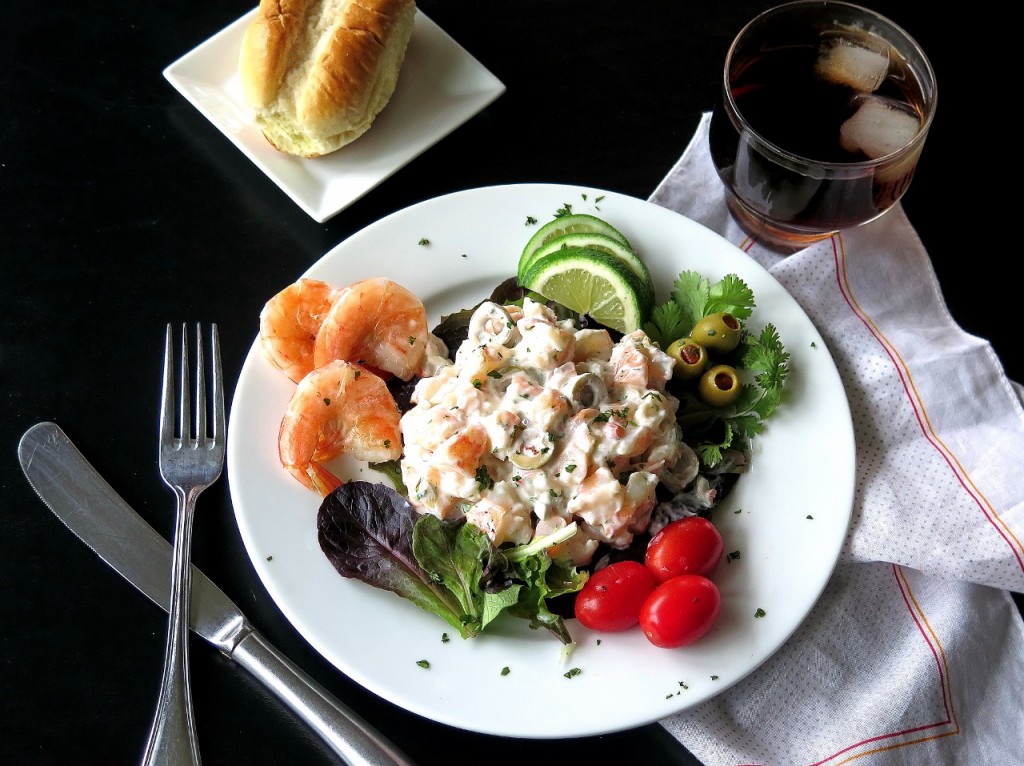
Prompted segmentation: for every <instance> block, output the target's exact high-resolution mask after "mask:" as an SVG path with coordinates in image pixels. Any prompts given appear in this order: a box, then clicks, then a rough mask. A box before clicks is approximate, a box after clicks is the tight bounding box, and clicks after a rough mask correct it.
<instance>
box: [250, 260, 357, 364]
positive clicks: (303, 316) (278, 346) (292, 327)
mask: <svg viewBox="0 0 1024 766" xmlns="http://www.w3.org/2000/svg"><path fill="white" fill-rule="evenodd" d="M337 292H338V291H337V289H336V288H335V287H333V286H332V285H329V284H327V283H326V282H321V281H320V280H318V279H307V278H302V279H300V280H298V281H297V282H295V283H293V284H291V285H289V286H288V287H286V288H285V289H284V290H282V291H281V292H279V293H278V294H277V295H275V296H274V297H273V298H271V299H270V300H269V301H267V302H266V304H265V305H264V306H263V310H262V311H260V346H261V347H262V348H263V353H264V355H265V356H266V358H267V360H268V361H269V362H270V363H271V364H272V365H274V367H276V368H278V369H279V370H282V371H283V372H284V374H285V375H287V376H288V377H289V378H290V379H291V380H292V381H293V382H295V383H298V382H299V381H300V380H302V378H303V377H304V376H305V375H306V373H308V372H310V371H311V370H312V369H313V344H314V343H315V341H316V335H317V333H318V332H319V331H320V325H321V324H323V321H324V317H326V316H327V312H328V311H330V308H331V303H332V302H333V299H334V298H335V297H336V295H337Z"/></svg>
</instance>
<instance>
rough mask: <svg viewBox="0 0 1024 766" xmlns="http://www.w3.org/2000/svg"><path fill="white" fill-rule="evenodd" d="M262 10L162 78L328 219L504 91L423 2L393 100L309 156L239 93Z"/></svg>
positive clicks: (292, 194)
mask: <svg viewBox="0 0 1024 766" xmlns="http://www.w3.org/2000/svg"><path fill="white" fill-rule="evenodd" d="M255 15H256V9H255V8H254V9H253V10H252V11H250V12H249V13H247V14H246V15H245V16H243V17H242V18H240V19H238V21H236V22H234V23H233V24H231V25H230V26H228V27H226V28H225V29H223V30H222V31H220V32H218V33H217V34H216V35H214V36H213V37H211V38H210V39H209V40H207V41H206V42H204V43H202V44H200V45H199V46H197V47H196V48H194V49H193V50H191V51H189V52H188V53H186V54H185V55H184V56H182V57H181V58H180V59H178V60H177V61H175V62H174V63H173V64H171V65H170V66H168V67H167V68H166V69H165V70H164V77H166V78H167V80H168V82H170V83H171V85H173V86H174V87H175V88H176V89H177V90H178V92H180V93H181V94H182V95H183V96H184V97H185V98H186V99H188V100H189V101H190V102H191V103H192V105H193V106H195V107H196V109H198V110H199V111H200V112H201V113H202V114H203V116H204V117H206V118H207V119H208V120H209V121H210V122H212V123H213V124H214V125H215V126H216V127H217V128H218V129H219V130H220V131H221V132H222V133H223V134H224V135H225V136H227V137H228V139H230V140H231V142H232V143H233V144H234V145H235V146H237V147H238V148H239V149H240V150H241V151H242V153H243V154H245V156H246V157H248V158H249V159H250V160H252V161H253V162H254V163H255V164H256V166H257V167H259V168H260V169H261V170H262V171H263V172H264V173H266V174H267V176H268V177H269V178H270V180H271V181H273V182H274V183H275V184H277V185H278V186H279V187H280V188H281V189H282V190H283V191H284V192H285V193H286V194H287V195H288V196H289V197H291V198H292V200H294V201H295V203H296V204H297V205H298V206H299V207H301V208H302V209H303V210H305V211H306V212H307V213H308V214H309V215H310V216H312V217H313V218H314V219H315V220H316V221H318V222H320V223H323V222H324V221H326V220H328V219H329V218H331V217H332V216H333V215H335V214H336V213H338V212H339V211H341V210H343V209H344V208H345V207H347V206H348V205H350V204H352V203H353V202H355V201H356V200H357V199H359V198H360V197H362V196H363V195H364V194H366V192H368V191H370V189H372V188H374V187H375V186H377V184H379V183H381V182H382V181H383V180H384V179H386V178H388V177H389V176H390V175H391V174H392V173H394V172H395V171H397V170H398V169H399V168H401V167H402V166H403V165H405V164H406V163H408V162H409V161H410V160H412V159H413V158H414V157H416V156H417V155H419V154H420V153H422V152H423V151H425V150H426V149H427V148H429V147H430V146H432V145H433V144H435V143H436V142H438V141H440V140H441V139H442V138H444V137H445V136H446V135H448V134H449V133H450V132H452V131H453V130H455V128H457V127H459V126H460V125H462V124H463V123H464V122H466V121H467V120H468V119H470V118H471V117H472V116H473V115H475V114H476V113H477V112H479V111H480V110H482V109H484V108H485V107H486V106H487V105H488V104H490V103H491V102H493V101H494V100H495V99H496V98H498V96H500V95H501V94H502V93H504V92H505V85H504V84H503V83H502V82H501V81H500V80H499V79H498V78H497V77H495V76H494V75H493V74H491V72H489V71H488V70H487V69H486V68H485V67H484V66H483V65H481V64H480V62H479V61H477V60H476V59H475V58H474V57H473V56H472V55H470V54H469V53H468V52H467V51H466V50H465V49H464V48H463V47H462V46H460V45H459V44H458V43H457V42H455V41H454V40H453V39H452V38H451V37H449V36H448V34H447V33H446V32H445V31H444V30H442V29H441V28H440V27H439V26H437V24H435V23H434V22H433V21H431V20H430V19H429V18H427V17H426V16H425V15H424V14H423V12H422V11H419V10H417V12H416V24H415V26H414V28H413V33H412V37H411V39H410V40H409V47H408V49H407V50H406V56H405V62H404V63H403V64H402V70H401V73H400V75H399V78H398V86H397V87H396V88H395V93H394V95H393V96H392V98H391V101H390V102H389V103H388V105H387V106H386V107H385V108H384V110H383V111H382V112H381V113H380V114H379V115H378V116H377V119H376V120H374V124H373V127H371V128H370V130H368V131H367V132H366V133H365V134H363V135H362V136H361V137H360V138H358V139H357V140H356V141H353V142H352V143H351V144H348V145H347V146H344V147H342V148H341V149H340V150H338V151H337V152H334V153H333V154H329V155H326V156H324V157H318V158H316V159H312V160H307V159H302V158H299V157H293V156H290V155H287V154H283V153H281V152H278V151H277V150H276V149H274V148H273V147H272V146H271V145H270V144H269V143H267V140H266V139H265V138H264V137H263V134H262V133H261V132H260V130H259V129H258V128H257V127H256V125H255V123H254V121H253V116H252V113H251V110H250V109H249V108H248V107H247V106H246V105H245V102H244V101H243V99H242V87H241V82H240V80H239V77H238V56H239V51H240V47H241V42H242V35H243V34H244V33H245V30H246V28H247V27H248V26H249V24H250V23H251V21H252V19H253V17H254V16H255Z"/></svg>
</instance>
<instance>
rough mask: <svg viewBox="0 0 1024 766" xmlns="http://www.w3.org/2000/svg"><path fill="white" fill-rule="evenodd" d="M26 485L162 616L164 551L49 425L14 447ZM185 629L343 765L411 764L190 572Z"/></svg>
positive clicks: (167, 553)
mask: <svg viewBox="0 0 1024 766" xmlns="http://www.w3.org/2000/svg"><path fill="white" fill-rule="evenodd" d="M18 460H19V462H20V463H21V470H22V471H23V472H24V474H25V476H26V478H27V479H28V482H29V484H31V485H32V488H33V489H34V490H35V492H36V494H37V495H39V498H40V499H41V500H42V501H43V503H45V504H46V506H47V507H49V509H50V510H51V511H53V513H54V514H56V516H57V518H59V519H60V520H61V521H62V522H64V524H65V525H66V526H67V527H68V529H70V530H71V531H72V532H74V534H75V535H76V536H77V537H78V538H79V539H80V540H82V542H84V543H85V544H86V545H87V546H89V547H90V548H91V549H92V550H93V551H94V552H95V553H96V554H97V555H98V556H99V557H100V558H101V559H103V561H105V562H106V563H107V564H108V565H109V566H110V567H112V568H113V569H114V570H115V571H116V572H118V574H120V575H121V576H122V577H124V578H125V579H126V580H128V582H130V583H131V584H132V585H134V586H135V587H136V588H137V589H138V590H139V591H141V592H142V593H143V594H144V595H145V596H147V597H148V598H149V599H150V600H151V601H153V603H155V604H156V605H157V606H159V607H160V608H161V609H163V610H164V611H165V612H166V611H167V610H168V606H169V603H170V571H171V546H170V543H168V542H167V540H165V539H164V538H163V537H162V536H161V535H160V534H159V533H158V532H157V531H156V530H155V529H153V527H151V526H150V525H149V524H147V523H146V521H145V520H144V519H143V518H142V517H141V516H139V515H138V514H137V513H136V512H135V511H134V510H133V509H132V507H131V506H129V505H128V503H126V502H125V501H124V499H123V498H121V496H120V495H118V494H117V492H115V491H114V489H113V487H111V486H110V484H108V483H107V482H106V480H104V479H103V477H102V476H100V474H99V473H98V472H97V471H96V469H95V468H93V466H92V465H91V464H90V463H89V461H88V460H86V459H85V457H84V456H83V455H82V453H81V452H79V451H78V448H77V447H75V445H74V444H72V442H71V440H70V439H69V438H68V437H67V435H66V434H65V433H64V431H63V430H62V429H61V428H60V427H59V426H58V425H57V424H55V423H50V422H43V423H37V424H36V425H34V426H32V427H31V428H29V429H28V430H27V431H26V432H25V433H24V434H23V435H22V437H21V440H20V441H19V442H18ZM190 623H191V627H192V629H193V630H194V631H195V632H196V633H198V634H199V635H200V636H202V637H203V638H205V639H206V640H207V641H208V642H210V643H211V644H213V645H214V646H215V647H217V648H218V649H220V651H221V652H223V653H224V654H225V655H226V656H228V657H229V658H231V659H232V660H234V661H235V662H237V663H238V664H239V665H241V666H242V667H243V668H245V669H246V670H247V671H249V672H250V673H252V674H253V675H254V676H255V677H256V678H257V679H258V680H259V681H260V682H261V683H263V684H264V685H265V686H266V687H267V688H268V689H269V690H270V691H271V692H273V693H274V694H275V695H276V696H277V697H278V698H279V699H280V700H281V701H282V702H284V704H285V705H286V706H287V707H288V708H290V709H291V710H292V711H293V712H294V713H296V714H297V715H298V716H299V718H301V719H302V720H303V721H305V722H306V723H307V724H309V726H310V727H311V728H312V729H313V730H314V731H315V732H316V733H317V734H319V735H320V736H321V737H322V738H323V740H324V741H325V742H326V743H327V745H328V746H329V747H330V748H331V749H332V750H333V751H334V752H335V753H337V754H338V755H339V756H340V757H341V758H342V759H343V760H344V761H345V763H347V764H349V766H413V763H412V761H410V760H409V759H408V758H407V757H406V756H405V755H404V754H403V753H401V752H400V751H399V750H398V749H397V748H396V747H395V746H394V745H393V744H392V743H391V742H389V741H388V740H387V739H386V738H385V737H384V736H383V735H382V734H381V733H380V732H378V731H377V730H376V729H375V728H374V727H372V726H371V725H370V724H369V723H367V722H366V721H365V720H364V719H363V718H361V717H360V716H359V715H357V714H356V713H355V712H354V711H352V710H351V709H349V708H347V707H346V706H345V705H344V704H342V703H341V702H340V701H338V700H337V699H335V698H334V697H333V696H332V695H331V694H330V692H328V691H327V690H326V689H324V688H323V687H321V686H320V685H319V684H318V683H317V682H316V681H314V680H313V679H312V678H310V677H309V676H308V675H307V674H306V673H305V672H304V671H303V670H301V669H300V668H299V667H298V666H297V665H295V664H294V663H292V662H291V660H289V659H288V658H287V657H286V656H285V655H284V654H282V653H281V652H280V651H279V650H278V649H276V648H275V647H274V646H272V645H271V644H270V642H269V641H267V639H265V638H264V637H263V636H262V635H260V633H259V632H258V631H257V630H256V629H255V628H253V626H252V625H251V624H250V623H249V620H248V618H246V616H245V615H244V614H242V612H241V610H240V609H239V608H238V607H237V606H236V605H235V604H234V603H233V602H232V601H231V599H229V598H228V597H227V595H226V594H225V593H224V591H222V590H221V589H220V588H218V587H217V586H216V585H215V584H214V583H213V581H211V580H210V579H209V578H208V577H207V576H206V575H204V574H203V573H202V572H201V571H200V570H199V569H198V568H197V567H196V566H195V565H193V566H192V609H191V620H190Z"/></svg>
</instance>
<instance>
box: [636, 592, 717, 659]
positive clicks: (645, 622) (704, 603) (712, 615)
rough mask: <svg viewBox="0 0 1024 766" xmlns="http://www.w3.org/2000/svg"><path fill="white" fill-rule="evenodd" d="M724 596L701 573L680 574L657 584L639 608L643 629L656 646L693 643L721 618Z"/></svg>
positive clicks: (666, 647) (672, 646)
mask: <svg viewBox="0 0 1024 766" xmlns="http://www.w3.org/2000/svg"><path fill="white" fill-rule="evenodd" d="M721 609H722V595H721V594H720V593H719V592H718V586H717V585H715V584H714V583H713V582H711V580H709V579H708V578H706V577H703V576H702V575H679V576H678V577H673V578H672V579H671V580H665V582H663V583H661V584H660V585H658V587H657V588H655V589H654V592H653V593H651V595H650V596H648V597H647V600H646V601H644V605H643V606H642V607H641V608H640V628H641V630H643V632H644V635H645V636H647V640H648V641H650V642H651V643H652V644H654V645H655V646H660V647H663V648H665V649H674V648H676V647H678V646H686V645H687V644H692V643H693V642H694V641H696V640H697V639H698V638H700V637H701V636H703V635H704V634H705V633H707V632H708V631H709V630H711V626H712V625H714V624H715V620H717V619H718V613H719V612H720V611H721Z"/></svg>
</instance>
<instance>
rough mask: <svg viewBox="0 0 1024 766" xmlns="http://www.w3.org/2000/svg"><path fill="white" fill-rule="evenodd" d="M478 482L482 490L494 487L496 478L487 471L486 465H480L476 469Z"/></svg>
mask: <svg viewBox="0 0 1024 766" xmlns="http://www.w3.org/2000/svg"><path fill="white" fill-rule="evenodd" d="M476 483H477V486H479V487H480V489H481V491H482V490H485V489H494V479H492V478H491V475H490V474H489V473H488V472H487V467H486V466H480V467H479V468H477V469H476Z"/></svg>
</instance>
